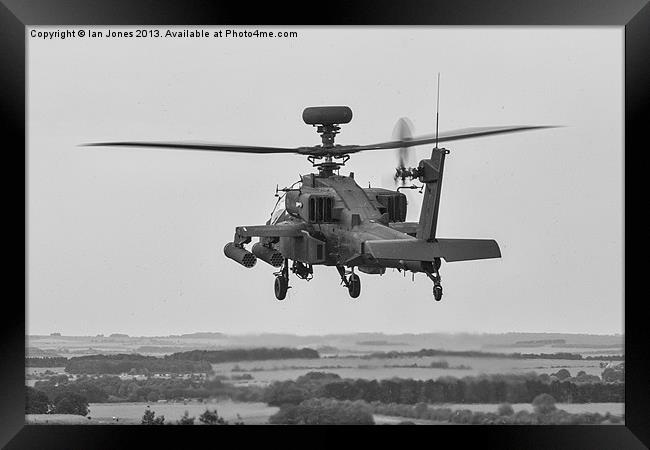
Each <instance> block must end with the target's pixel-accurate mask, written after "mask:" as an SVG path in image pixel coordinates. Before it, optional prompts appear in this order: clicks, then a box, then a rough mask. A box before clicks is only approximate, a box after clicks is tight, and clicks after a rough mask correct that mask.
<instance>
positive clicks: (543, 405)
mask: <svg viewBox="0 0 650 450" xmlns="http://www.w3.org/2000/svg"><path fill="white" fill-rule="evenodd" d="M533 409H534V410H535V412H536V413H538V414H548V413H551V412H553V411H555V410H556V407H555V399H554V398H553V396H552V395H549V394H539V395H538V396H537V397H535V398H534V399H533Z"/></svg>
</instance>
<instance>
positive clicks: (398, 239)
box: [83, 106, 552, 301]
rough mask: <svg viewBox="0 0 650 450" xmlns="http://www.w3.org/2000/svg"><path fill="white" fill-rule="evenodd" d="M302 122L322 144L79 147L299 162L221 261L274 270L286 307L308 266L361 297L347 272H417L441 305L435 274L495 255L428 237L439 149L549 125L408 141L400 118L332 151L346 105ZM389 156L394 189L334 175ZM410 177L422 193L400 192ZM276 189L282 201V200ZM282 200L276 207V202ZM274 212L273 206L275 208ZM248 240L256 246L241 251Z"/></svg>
mask: <svg viewBox="0 0 650 450" xmlns="http://www.w3.org/2000/svg"><path fill="white" fill-rule="evenodd" d="M302 119H303V121H304V122H305V124H307V125H311V126H313V127H315V128H316V131H317V133H318V134H319V135H320V137H321V144H320V145H313V146H303V147H295V148H288V147H262V146H246V145H227V144H206V143H182V142H180V143H176V142H102V143H90V144H83V145H86V146H113V147H153V148H167V149H183V150H203V151H223V152H239V153H256V154H275V153H293V154H298V155H303V156H306V157H307V160H308V161H309V162H310V163H311V164H312V166H313V167H315V168H316V169H317V171H318V172H317V173H309V174H305V175H301V177H300V180H299V181H297V182H296V183H294V184H293V185H291V186H289V187H285V188H282V189H279V188H278V187H276V193H275V195H276V197H278V200H277V202H276V207H275V208H274V210H273V212H272V214H271V217H270V219H269V220H267V221H266V224H265V225H252V226H237V227H235V234H234V238H233V240H232V241H231V242H228V243H227V244H226V245H225V247H224V249H223V251H224V254H225V256H226V257H228V258H230V259H232V260H233V261H235V262H236V263H238V264H240V265H242V266H243V267H246V268H249V269H250V268H252V267H253V266H255V265H256V263H257V260H258V259H261V260H262V261H264V262H265V263H266V264H268V265H270V266H272V267H273V268H275V269H277V270H276V271H275V272H274V273H273V274H274V276H275V281H274V293H275V297H276V298H277V299H278V300H284V299H285V298H286V295H287V291H288V289H289V288H290V287H291V286H289V273H290V272H291V273H293V274H295V275H296V276H297V277H298V278H300V279H303V280H307V281H309V280H311V279H312V278H313V273H314V270H313V267H314V266H316V265H322V266H333V267H335V268H336V270H337V271H338V273H339V276H340V277H341V285H343V286H344V287H345V288H347V290H348V293H349V295H350V297H352V298H357V297H359V295H360V294H361V279H360V277H359V275H358V274H357V273H356V272H355V269H358V271H359V272H362V273H364V274H369V275H383V274H384V273H385V272H386V269H388V268H392V269H397V270H398V271H400V272H402V271H403V272H404V273H406V271H410V272H413V275H414V274H416V273H424V274H425V275H426V276H427V277H428V278H429V279H430V280H431V281H432V282H433V296H434V299H435V300H436V301H440V300H441V299H442V293H443V291H442V284H441V281H442V278H441V276H440V268H441V263H442V261H441V260H442V259H444V260H445V262H447V263H449V262H457V261H472V260H480V259H489V258H500V257H501V251H500V249H499V245H498V244H497V242H496V241H495V240H493V239H457V238H441V237H438V235H437V234H436V226H437V222H438V211H439V205H440V195H441V189H442V179H443V172H444V164H445V157H446V156H447V155H448V154H449V153H450V151H449V150H448V149H445V148H440V147H439V146H438V143H439V142H446V141H456V140H462V139H470V138H478V137H483V136H490V135H497V134H504V133H513V132H520V131H527V130H536V129H541V128H552V127H551V126H497V127H477V128H464V129H459V130H453V131H446V132H441V133H438V113H436V132H435V135H424V136H419V137H413V136H412V132H411V126H410V123H409V122H408V120H406V119H404V118H403V119H400V120H399V121H398V123H397V125H396V133H395V134H396V135H397V136H395V137H394V139H393V140H391V141H387V142H381V143H377V144H371V145H340V144H335V138H336V136H337V134H339V133H340V130H341V126H340V125H344V124H347V123H349V122H350V121H351V120H352V110H351V109H350V108H349V107H348V106H313V107H308V108H305V109H304V111H303V113H302ZM427 144H434V147H433V149H432V151H431V156H430V157H429V158H426V159H423V160H421V161H420V162H419V164H418V166H417V167H406V165H405V161H406V159H407V158H406V156H407V150H409V149H410V148H411V147H414V146H419V145H427ZM385 149H397V150H398V151H399V163H398V167H397V168H396V169H395V173H394V176H393V179H394V181H395V182H396V184H397V183H398V182H399V184H401V186H399V187H398V188H397V189H396V190H391V189H385V188H371V187H368V188H362V187H360V186H359V185H358V184H357V183H356V181H355V179H354V173H353V172H350V173H349V174H348V175H347V176H346V175H341V174H340V169H341V167H343V166H344V165H345V163H346V162H347V161H348V160H349V159H350V155H352V154H354V153H358V152H361V151H373V150H385ZM407 180H409V182H412V181H414V180H418V181H419V182H420V183H421V186H417V185H406V182H407ZM401 189H418V190H419V192H422V191H424V196H423V199H422V207H421V211H420V218H419V221H418V222H406V221H405V220H406V212H407V197H406V195H405V194H404V193H403V192H400V190H401ZM280 192H282V194H280ZM282 200H284V207H281V205H280V202H281V201H282ZM278 206H280V207H278ZM252 238H257V242H256V243H254V244H253V245H252V246H251V249H250V250H248V249H246V247H245V246H246V245H247V244H250V243H251V240H252Z"/></svg>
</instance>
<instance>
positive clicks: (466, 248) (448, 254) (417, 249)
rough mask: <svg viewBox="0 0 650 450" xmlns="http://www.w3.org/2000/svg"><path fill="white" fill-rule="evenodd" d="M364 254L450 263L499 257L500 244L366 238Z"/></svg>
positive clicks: (474, 240)
mask: <svg viewBox="0 0 650 450" xmlns="http://www.w3.org/2000/svg"><path fill="white" fill-rule="evenodd" d="M364 245H365V247H364V250H365V253H369V254H370V255H372V256H373V257H374V258H376V259H395V260H404V261H433V259H434V258H444V260H445V261H447V262H453V261H471V260H474V259H487V258H500V257H501V251H500V250H499V244H497V242H496V241H495V240H492V239H436V241H434V242H427V241H423V240H420V239H389V240H375V241H366V242H365V243H364Z"/></svg>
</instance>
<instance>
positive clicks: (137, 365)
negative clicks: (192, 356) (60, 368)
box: [65, 353, 212, 375]
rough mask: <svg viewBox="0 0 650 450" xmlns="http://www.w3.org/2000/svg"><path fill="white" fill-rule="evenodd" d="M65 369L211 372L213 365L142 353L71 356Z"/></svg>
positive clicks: (74, 372)
mask: <svg viewBox="0 0 650 450" xmlns="http://www.w3.org/2000/svg"><path fill="white" fill-rule="evenodd" d="M65 371H66V372H68V373H73V374H120V373H129V372H131V373H138V374H147V375H148V374H149V373H173V374H181V373H209V372H211V371H212V366H211V365H210V363H208V362H206V361H190V360H180V359H163V358H157V357H155V356H144V355H140V354H137V353H136V354H117V355H90V356H80V357H74V358H70V360H69V361H68V362H67V364H66V365H65Z"/></svg>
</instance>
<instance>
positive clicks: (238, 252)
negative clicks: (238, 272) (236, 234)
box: [223, 242, 257, 269]
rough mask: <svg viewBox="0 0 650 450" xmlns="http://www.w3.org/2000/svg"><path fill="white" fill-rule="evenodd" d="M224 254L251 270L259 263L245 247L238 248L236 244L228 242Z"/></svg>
mask: <svg viewBox="0 0 650 450" xmlns="http://www.w3.org/2000/svg"><path fill="white" fill-rule="evenodd" d="M223 253H224V254H225V255H226V256H227V257H228V258H230V259H232V260H233V261H235V262H238V263H239V264H241V265H242V266H244V267H247V268H249V269H250V268H251V267H253V266H254V265H255V263H257V258H256V257H255V255H253V254H252V253H251V252H249V251H248V250H246V249H245V248H244V247H238V246H236V245H235V243H234V242H228V243H227V244H226V246H225V247H224V248H223Z"/></svg>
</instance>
